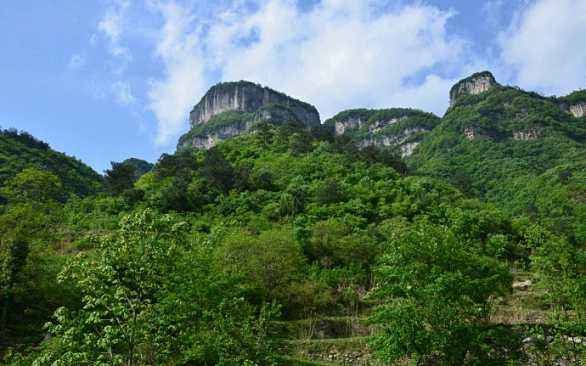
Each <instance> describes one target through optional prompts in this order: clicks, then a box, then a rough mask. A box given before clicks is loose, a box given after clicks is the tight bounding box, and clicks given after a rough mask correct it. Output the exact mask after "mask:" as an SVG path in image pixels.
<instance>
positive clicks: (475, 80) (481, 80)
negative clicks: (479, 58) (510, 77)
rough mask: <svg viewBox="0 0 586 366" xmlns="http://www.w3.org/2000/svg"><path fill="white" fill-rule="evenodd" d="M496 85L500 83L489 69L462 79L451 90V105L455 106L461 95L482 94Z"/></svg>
mask: <svg viewBox="0 0 586 366" xmlns="http://www.w3.org/2000/svg"><path fill="white" fill-rule="evenodd" d="M496 85H498V83H497V82H496V80H495V78H494V76H493V75H492V74H491V73H490V72H488V71H483V72H479V73H476V74H474V75H472V76H469V77H467V78H466V79H463V80H460V81H459V82H458V83H457V84H456V85H454V86H453V87H452V89H451V90H450V107H452V106H454V104H455V103H456V100H457V99H458V98H459V97H462V96H464V95H476V94H480V93H483V92H485V91H488V90H490V89H491V88H492V87H494V86H496Z"/></svg>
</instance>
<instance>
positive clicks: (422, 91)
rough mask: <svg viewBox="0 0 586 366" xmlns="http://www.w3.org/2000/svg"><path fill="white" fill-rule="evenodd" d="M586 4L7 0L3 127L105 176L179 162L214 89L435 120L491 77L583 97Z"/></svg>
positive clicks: (0, 55) (0, 107) (329, 110)
mask: <svg viewBox="0 0 586 366" xmlns="http://www.w3.org/2000/svg"><path fill="white" fill-rule="evenodd" d="M584 34H586V0H486V1H481V0H428V1H423V0H420V1H407V0H321V1H320V0H297V1H295V0H231V1H230V0H213V1H211V0H84V1H77V0H42V1H40V0H5V1H2V3H1V4H0V44H1V48H0V126H1V127H2V128H17V129H19V130H24V131H27V132H29V133H31V134H33V135H34V136H36V137H38V138H40V139H42V140H44V141H46V142H48V143H49V144H50V145H51V146H52V147H53V148H54V149H56V150H58V151H62V152H65V153H66V154H68V155H71V156H75V157H77V158H79V159H81V160H82V161H84V162H86V163H87V164H89V165H90V166H92V167H93V168H94V169H96V170H97V171H98V172H100V173H101V172H103V171H104V170H105V169H107V168H109V166H110V162H111V161H122V160H124V159H126V158H129V157H137V158H142V159H145V160H148V161H151V162H154V161H156V160H157V159H158V157H159V156H160V155H161V154H162V153H165V152H173V151H174V150H175V145H176V142H177V139H178V137H179V136H180V135H181V134H182V133H185V132H186V131H187V130H188V128H189V123H188V114H189V111H190V110H191V109H192V108H193V106H194V105H195V104H196V103H197V102H198V101H199V100H200V98H201V97H202V96H203V95H204V94H205V92H206V91H207V90H208V89H209V88H210V87H211V86H212V85H214V84H216V83H218V82H220V81H230V80H250V81H253V82H257V83H261V84H263V85H266V86H269V87H271V88H273V89H276V90H279V91H282V92H285V93H287V94H289V95H291V96H294V97H296V98H298V99H301V100H304V101H307V102H309V103H312V104H314V105H315V106H316V107H317V108H318V110H319V111H320V114H321V117H322V120H325V119H327V118H328V117H331V116H333V115H334V114H335V113H337V112H339V111H342V110H344V109H349V108H363V107H365V108H389V107H412V108H419V109H423V110H426V111H430V112H434V113H436V114H438V115H440V116H441V115H442V114H443V113H444V112H445V110H446V108H447V106H448V92H449V89H450V87H451V86H452V85H453V84H454V83H455V82H456V81H457V80H459V79H461V78H463V77H465V76H467V75H469V74H472V73H474V72H476V71H482V70H490V71H492V72H493V74H494V75H495V76H496V78H497V80H498V81H499V82H500V83H502V84H508V85H517V86H520V87H522V88H523V89H527V90H534V91H537V92H539V93H542V94H545V95H566V94H568V93H570V92H571V91H573V90H577V89H581V88H586V71H585V70H586V47H585V45H586V43H585V41H584Z"/></svg>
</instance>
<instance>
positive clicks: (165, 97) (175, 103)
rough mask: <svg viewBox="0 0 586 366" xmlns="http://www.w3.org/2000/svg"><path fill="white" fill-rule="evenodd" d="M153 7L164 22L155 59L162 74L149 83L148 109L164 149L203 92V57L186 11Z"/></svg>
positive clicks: (169, 6)
mask: <svg viewBox="0 0 586 366" xmlns="http://www.w3.org/2000/svg"><path fill="white" fill-rule="evenodd" d="M152 6H153V7H154V8H155V10H157V11H159V12H160V13H161V14H162V16H163V19H164V23H163V28H162V30H161V32H160V35H159V38H158V40H157V46H156V49H155V55H156V57H157V58H158V59H159V60H160V61H161V62H162V64H163V65H164V67H165V71H164V77H163V78H162V79H160V80H153V81H152V82H151V83H150V89H149V92H148V97H149V108H150V109H151V110H152V111H153V113H154V114H155V117H156V118H157V123H158V128H157V137H156V143H157V144H158V145H165V144H168V143H169V142H170V141H171V139H172V138H174V137H176V136H177V134H179V133H180V132H181V130H182V129H183V128H184V127H185V124H186V121H187V114H188V111H189V108H190V107H192V106H193V105H194V104H195V100H196V98H197V97H198V96H200V97H201V95H202V94H203V93H204V92H205V89H206V86H207V82H206V70H205V65H204V60H205V57H204V56H203V54H202V52H201V44H200V37H199V31H198V29H197V26H194V24H193V21H194V17H193V15H192V14H191V12H190V10H189V9H188V8H185V7H182V6H180V5H178V4H176V3H174V2H168V3H153V4H152ZM194 27H195V29H194Z"/></svg>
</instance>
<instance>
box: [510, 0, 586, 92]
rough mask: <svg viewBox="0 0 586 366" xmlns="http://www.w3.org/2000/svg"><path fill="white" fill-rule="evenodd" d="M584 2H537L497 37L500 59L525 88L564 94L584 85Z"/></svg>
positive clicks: (543, 0) (585, 32)
mask: <svg viewBox="0 0 586 366" xmlns="http://www.w3.org/2000/svg"><path fill="white" fill-rule="evenodd" d="M584 34H586V2H585V1H583V0H537V1H534V2H531V3H530V4H528V5H527V6H526V7H524V8H522V10H521V12H520V14H519V15H518V17H517V19H516V20H515V21H514V22H513V24H511V26H510V28H509V29H508V30H507V31H506V32H504V33H503V34H502V35H501V41H500V45H501V47H502V60H503V62H504V63H505V65H508V66H513V67H514V68H515V71H516V76H515V78H514V79H515V80H514V82H516V83H518V84H520V85H521V86H523V87H525V88H530V89H541V90H542V91H544V92H547V93H554V94H565V93H568V92H570V91H572V90H574V89H578V88H583V87H584V86H585V85H586V73H584V70H586V47H583V44H584Z"/></svg>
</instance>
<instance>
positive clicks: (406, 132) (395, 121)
mask: <svg viewBox="0 0 586 366" xmlns="http://www.w3.org/2000/svg"><path fill="white" fill-rule="evenodd" d="M439 121H440V119H439V118H438V117H437V116H435V115H433V114H431V113H426V112H423V111H419V110H415V109H407V108H391V109H351V110H347V111H343V112H340V113H338V114H337V115H335V116H334V117H332V118H330V119H329V120H327V121H326V122H325V124H326V126H329V127H330V128H331V129H332V130H333V133H334V135H335V136H346V137H349V138H350V139H351V140H353V141H354V142H356V144H357V146H358V147H359V148H364V147H367V146H376V147H394V148H398V149H399V150H400V153H401V155H402V156H409V155H411V154H412V153H413V150H414V149H415V147H417V145H419V143H420V142H421V141H422V140H423V137H424V136H425V135H426V134H427V133H428V132H429V131H431V130H432V129H433V128H434V127H435V126H436V125H437V124H438V123H439Z"/></svg>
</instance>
